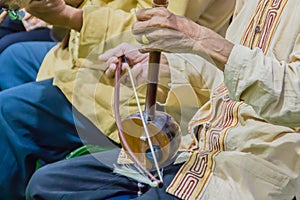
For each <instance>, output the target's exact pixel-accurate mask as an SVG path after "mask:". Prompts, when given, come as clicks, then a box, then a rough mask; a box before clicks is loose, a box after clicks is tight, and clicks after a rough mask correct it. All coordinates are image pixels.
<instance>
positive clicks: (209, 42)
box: [193, 27, 234, 71]
mask: <svg viewBox="0 0 300 200" xmlns="http://www.w3.org/2000/svg"><path fill="white" fill-rule="evenodd" d="M198 35H199V36H198V37H197V38H196V42H195V44H194V46H193V51H194V52H195V53H196V54H198V55H203V53H205V54H207V56H209V57H211V58H212V59H214V60H216V61H218V62H220V63H222V64H223V65H220V66H218V68H219V69H220V70H222V71H224V65H225V64H226V63H227V60H228V57H229V55H230V53H231V51H232V48H233V46H234V45H233V43H231V42H230V41H228V40H226V39H225V38H223V37H222V36H220V35H219V34H217V33H215V32H213V31H211V30H210V29H207V28H203V27H201V28H199V33H198ZM203 51H204V52H203Z"/></svg>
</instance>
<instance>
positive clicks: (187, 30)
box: [132, 7, 233, 69]
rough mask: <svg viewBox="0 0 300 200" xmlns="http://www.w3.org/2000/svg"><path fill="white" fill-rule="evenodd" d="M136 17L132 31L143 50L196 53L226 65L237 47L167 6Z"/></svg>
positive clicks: (146, 11)
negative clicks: (234, 47)
mask: <svg viewBox="0 0 300 200" xmlns="http://www.w3.org/2000/svg"><path fill="white" fill-rule="evenodd" d="M136 17H137V20H138V21H137V22H136V23H135V24H134V25H133V27H132V32H133V34H134V35H135V37H136V40H137V41H138V42H140V43H141V44H142V50H143V51H166V52H172V53H193V54H197V55H200V56H202V57H205V58H213V59H215V60H217V61H219V62H221V63H223V64H225V63H226V62H227V59H228V56H229V54H230V52H231V50H232V47H233V44H232V43H231V42H230V41H228V40H226V39H224V38H223V37H222V36H220V35H219V34H217V33H215V32H214V31H212V30H210V29H208V28H206V27H203V26H200V25H198V24H196V23H195V22H193V21H192V20H190V19H188V18H185V17H182V16H177V15H174V14H173V13H171V12H170V11H168V10H167V9H166V8H163V7H160V8H151V9H143V10H139V11H137V13H136ZM221 69H223V68H221Z"/></svg>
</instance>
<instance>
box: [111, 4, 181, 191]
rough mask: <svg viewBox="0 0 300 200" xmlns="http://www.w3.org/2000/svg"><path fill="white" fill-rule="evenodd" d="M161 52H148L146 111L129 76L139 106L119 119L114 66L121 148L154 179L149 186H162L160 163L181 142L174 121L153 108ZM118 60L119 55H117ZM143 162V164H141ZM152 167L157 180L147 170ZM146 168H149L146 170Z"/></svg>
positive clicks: (170, 156) (167, 159) (166, 160)
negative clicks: (126, 116)
mask: <svg viewBox="0 0 300 200" xmlns="http://www.w3.org/2000/svg"><path fill="white" fill-rule="evenodd" d="M167 3H168V1H167V0H154V3H153V5H154V7H158V6H160V7H162V6H164V7H167ZM160 57H161V52H150V55H149V68H148V84H147V93H146V105H145V111H144V112H143V111H141V109H140V105H139V99H138V95H137V93H136V91H135V87H134V81H133V78H132V76H131V74H130V71H129V75H130V79H131V82H132V86H133V89H134V93H135V96H136V100H137V103H138V107H139V113H137V114H133V115H131V116H130V117H129V118H127V119H125V120H123V121H122V122H121V119H120V113H119V108H118V106H117V105H116V103H117V102H119V90H120V83H119V82H120V81H119V79H120V73H121V65H122V62H121V60H120V62H119V66H117V71H116V77H115V81H116V82H115V117H116V123H117V127H118V131H119V137H120V141H121V144H122V147H123V148H124V150H125V151H126V152H127V153H128V155H129V156H130V157H131V159H132V160H133V161H134V162H135V163H136V164H137V166H138V167H139V169H140V170H142V171H143V172H144V173H146V174H147V175H148V177H149V178H150V179H151V180H152V181H153V182H152V184H150V185H151V186H154V187H156V186H158V187H162V186H163V180H162V176H161V173H160V166H165V165H167V164H169V163H170V162H171V161H172V160H173V159H174V157H175V154H176V152H177V150H178V148H179V145H180V140H181V137H180V128H179V126H178V124H177V123H176V122H175V120H174V119H173V118H172V117H171V116H169V115H167V114H166V113H163V112H159V111H156V106H155V105H156V93H157V85H158V74H159V65H160ZM120 59H121V58H120ZM142 162H143V164H142ZM154 167H155V169H156V172H157V175H158V177H159V180H158V179H157V178H155V177H154V176H153V175H152V174H151V173H150V172H149V170H148V169H153V168H154ZM147 168H148V169H147Z"/></svg>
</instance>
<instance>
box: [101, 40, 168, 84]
mask: <svg viewBox="0 0 300 200" xmlns="http://www.w3.org/2000/svg"><path fill="white" fill-rule="evenodd" d="M121 56H125V58H126V61H127V62H126V63H122V65H121V67H122V74H123V75H124V76H125V77H124V79H128V73H126V71H127V70H126V68H127V66H129V67H130V68H131V73H132V75H133V79H134V80H135V84H136V85H140V84H142V83H145V82H146V81H147V78H148V61H149V55H148V54H142V53H141V52H140V50H139V48H137V47H135V46H131V45H129V44H127V43H122V44H120V45H118V46H117V47H115V48H113V49H110V50H108V51H107V52H105V53H104V54H102V55H100V56H99V59H100V60H101V61H103V62H105V65H106V70H105V74H106V76H107V77H109V78H114V76H115V72H116V67H117V66H118V64H119V62H120V60H119V59H118V58H119V57H121ZM169 76H170V71H169V66H168V63H167V59H166V58H165V57H164V56H162V58H161V65H160V77H169Z"/></svg>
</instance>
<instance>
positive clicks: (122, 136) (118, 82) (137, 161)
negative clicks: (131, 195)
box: [114, 58, 163, 188]
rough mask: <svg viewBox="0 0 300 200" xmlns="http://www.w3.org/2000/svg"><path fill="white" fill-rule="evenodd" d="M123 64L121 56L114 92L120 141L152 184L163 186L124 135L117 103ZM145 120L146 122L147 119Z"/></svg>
mask: <svg viewBox="0 0 300 200" xmlns="http://www.w3.org/2000/svg"><path fill="white" fill-rule="evenodd" d="M121 65H122V58H119V63H118V66H117V68H116V74H115V93H114V98H115V99H114V101H115V104H114V111H115V117H116V124H117V128H118V132H119V137H120V141H121V143H122V146H123V148H124V149H126V151H127V153H128V154H129V156H130V157H131V158H132V159H133V161H134V162H135V163H136V164H137V165H138V167H139V168H140V169H141V170H142V171H143V172H144V173H146V174H147V175H148V177H149V178H150V179H151V180H152V181H153V182H154V183H155V184H152V186H154V187H157V186H158V187H160V188H161V187H162V186H163V183H162V180H158V179H157V178H156V177H155V176H153V175H152V174H151V173H150V172H149V171H148V170H147V169H146V168H145V167H144V165H143V164H142V163H141V162H140V161H139V159H137V158H136V156H135V154H134V153H133V152H132V150H131V148H130V146H129V145H128V143H127V142H126V137H125V136H124V133H123V128H122V122H121V117H120V111H119V106H118V104H117V102H119V100H120V76H121V68H122V66H121ZM131 81H133V79H132V77H131ZM133 88H134V89H135V87H134V86H133ZM138 105H139V104H138ZM141 116H142V115H141ZM143 121H144V122H145V119H144V120H143ZM154 156H155V155H154Z"/></svg>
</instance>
